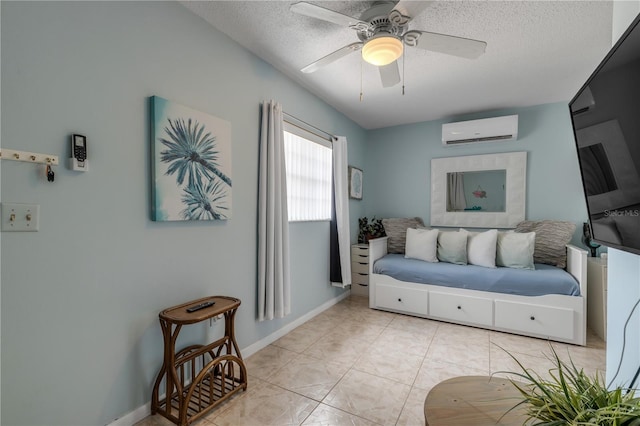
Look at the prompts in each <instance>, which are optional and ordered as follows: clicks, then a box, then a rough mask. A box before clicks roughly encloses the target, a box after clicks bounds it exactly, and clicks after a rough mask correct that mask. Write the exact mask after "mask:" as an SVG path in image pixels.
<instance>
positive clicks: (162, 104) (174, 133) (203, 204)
mask: <svg viewBox="0 0 640 426" xmlns="http://www.w3.org/2000/svg"><path fill="white" fill-rule="evenodd" d="M151 149H152V152H153V160H152V178H153V182H152V197H153V200H152V219H153V220H154V221H184V220H218V219H229V218H231V124H230V123H229V122H227V121H225V120H222V119H220V118H217V117H214V116H212V115H209V114H206V113H203V112H200V111H196V110H194V109H191V108H188V107H186V106H183V105H180V104H177V103H175V102H172V101H168V100H166V99H163V98H160V97H158V96H152V97H151Z"/></svg>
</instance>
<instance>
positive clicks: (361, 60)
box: [360, 56, 364, 102]
mask: <svg viewBox="0 0 640 426" xmlns="http://www.w3.org/2000/svg"><path fill="white" fill-rule="evenodd" d="M363 61H364V59H362V56H360V102H362V62H363Z"/></svg>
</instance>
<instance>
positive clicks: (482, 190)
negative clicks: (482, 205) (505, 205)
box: [472, 185, 487, 198]
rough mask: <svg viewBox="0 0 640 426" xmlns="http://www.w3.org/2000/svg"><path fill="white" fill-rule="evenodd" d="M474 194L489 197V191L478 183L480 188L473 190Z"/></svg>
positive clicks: (478, 196) (477, 196) (479, 196)
mask: <svg viewBox="0 0 640 426" xmlns="http://www.w3.org/2000/svg"><path fill="white" fill-rule="evenodd" d="M472 194H473V196H474V197H476V198H487V192H486V191H485V190H484V189H482V187H481V186H480V185H478V188H476V190H475V191H473V192H472Z"/></svg>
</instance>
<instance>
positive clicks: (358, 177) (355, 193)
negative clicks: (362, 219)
mask: <svg viewBox="0 0 640 426" xmlns="http://www.w3.org/2000/svg"><path fill="white" fill-rule="evenodd" d="M349 198H354V199H356V200H362V170H360V169H359V168H357V167H351V166H349Z"/></svg>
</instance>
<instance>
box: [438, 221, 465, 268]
mask: <svg viewBox="0 0 640 426" xmlns="http://www.w3.org/2000/svg"><path fill="white" fill-rule="evenodd" d="M467 234H468V232H467V231H465V230H460V231H457V232H440V233H439V234H438V260H440V262H449V263H455V264H457V265H466V264H467Z"/></svg>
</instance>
